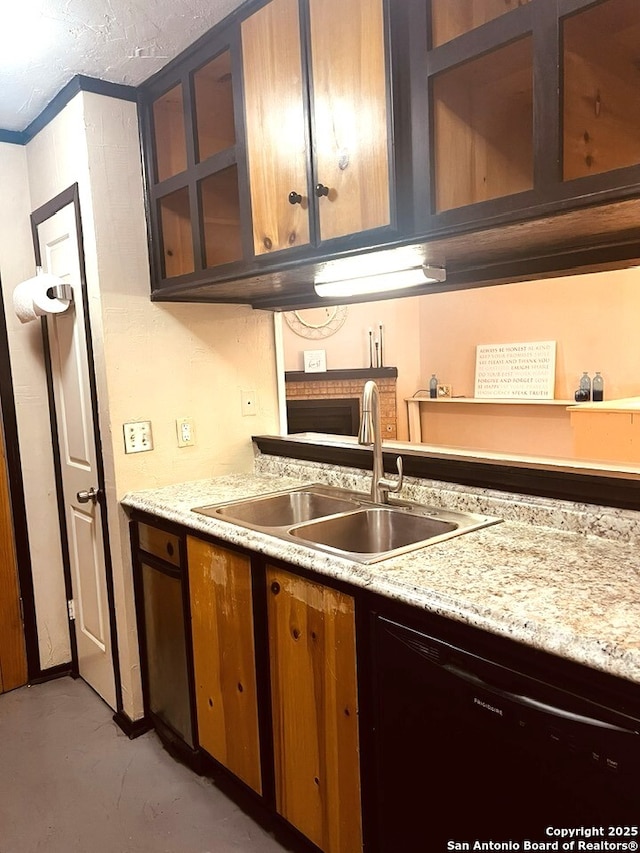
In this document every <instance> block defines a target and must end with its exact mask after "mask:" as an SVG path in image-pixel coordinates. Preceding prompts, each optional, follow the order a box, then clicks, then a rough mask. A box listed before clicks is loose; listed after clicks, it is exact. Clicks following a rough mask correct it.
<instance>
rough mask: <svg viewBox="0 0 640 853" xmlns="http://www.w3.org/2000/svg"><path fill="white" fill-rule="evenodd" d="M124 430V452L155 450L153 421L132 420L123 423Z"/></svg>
mask: <svg viewBox="0 0 640 853" xmlns="http://www.w3.org/2000/svg"><path fill="white" fill-rule="evenodd" d="M122 430H123V432H124V452H125V453H143V452H144V451H145V450H153V436H152V434H151V421H132V422H131V423H128V424H123V425H122Z"/></svg>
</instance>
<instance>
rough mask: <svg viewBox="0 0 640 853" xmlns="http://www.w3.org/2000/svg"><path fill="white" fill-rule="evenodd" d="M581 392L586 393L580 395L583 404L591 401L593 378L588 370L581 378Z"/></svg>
mask: <svg viewBox="0 0 640 853" xmlns="http://www.w3.org/2000/svg"><path fill="white" fill-rule="evenodd" d="M580 390H581V391H583V392H586V393H584V394H581V395H580V399H581V401H582V402H583V403H584V402H586V401H587V400H590V399H591V377H590V376H589V374H588V373H587V371H586V370H585V371H584V373H583V374H582V376H581V377H580Z"/></svg>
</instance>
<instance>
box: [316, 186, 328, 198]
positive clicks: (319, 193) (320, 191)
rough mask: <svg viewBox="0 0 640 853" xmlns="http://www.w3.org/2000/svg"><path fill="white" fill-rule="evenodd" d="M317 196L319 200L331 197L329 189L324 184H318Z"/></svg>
mask: <svg viewBox="0 0 640 853" xmlns="http://www.w3.org/2000/svg"><path fill="white" fill-rule="evenodd" d="M316 195H317V196H318V198H322V196H323V195H329V187H325V185H324V184H316Z"/></svg>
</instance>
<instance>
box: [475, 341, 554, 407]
mask: <svg viewBox="0 0 640 853" xmlns="http://www.w3.org/2000/svg"><path fill="white" fill-rule="evenodd" d="M555 376H556V342H555V341H528V342H525V343H520V344H478V346H477V347H476V383H475V393H474V396H475V397H476V398H478V399H494V400H553V398H554V391H555Z"/></svg>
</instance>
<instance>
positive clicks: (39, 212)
mask: <svg viewBox="0 0 640 853" xmlns="http://www.w3.org/2000/svg"><path fill="white" fill-rule="evenodd" d="M70 204H73V207H74V212H75V222H76V236H77V241H78V262H79V268H80V290H81V292H82V311H83V314H84V322H85V330H86V345H87V358H88V371H89V386H90V391H91V417H92V420H93V430H94V436H95V447H96V461H97V473H98V488H99V490H100V495H101V498H99V500H100V502H101V505H102V506H101V509H102V512H101V514H100V515H101V522H102V538H103V542H104V565H105V572H106V586H107V604H108V608H109V632H110V636H111V655H112V659H113V677H114V681H115V697H116V709H115V710H116V712H118V713H119V712H121V711H122V709H123V704H122V684H121V681H120V657H119V654H118V632H117V624H116V608H115V594H114V587H113V566H112V563H111V546H110V539H109V524H108V520H107V501H106V490H105V477H104V464H103V459H102V440H101V435H100V422H99V417H98V392H97V383H96V375H95V366H94V358H93V339H92V335H91V320H90V316H89V300H88V295H87V275H86V267H85V258H84V241H83V236H82V220H81V216H80V195H79V189H78V184H77V183H75V184H72V185H71V186H70V187H67V189H66V190H63V191H62V192H61V193H59V194H58V195H57V196H55V197H54V198H52V199H50V200H49V201H48V202H45V204H43V205H41V206H40V207H39V208H37V209H36V210H34V211H33V212H32V214H31V234H32V237H33V249H34V255H35V260H36V266H41V262H42V258H41V253H40V243H39V240H38V226H39V225H41V224H42V223H43V222H46V220H47V219H50V218H51V217H52V216H54V215H55V214H56V213H58V212H59V211H60V210H62V208H64V207H67V205H70ZM78 308H79V306H78ZM41 329H42V342H43V348H44V356H45V357H44V367H45V373H46V379H47V394H48V398H49V417H50V421H51V449H52V453H53V465H54V471H55V481H56V494H57V502H58V517H59V525H60V538H61V543H62V561H63V568H64V585H65V595H66V599H67V601H69V600H71V599H72V598H73V587H72V580H71V564H70V559H69V541H68V538H67V529H66V520H65V509H64V502H63V492H62V466H61V463H60V451H59V444H58V422H57V418H56V408H55V398H54V386H53V372H52V367H51V347H50V342H49V331H48V327H47V322H46V317H42V318H41ZM69 638H70V641H71V674H72V675H73V676H74V677H76V678H77V677H78V676H79V671H78V649H77V642H76V626H75V622H74V621H73V620H71V619H69Z"/></svg>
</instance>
